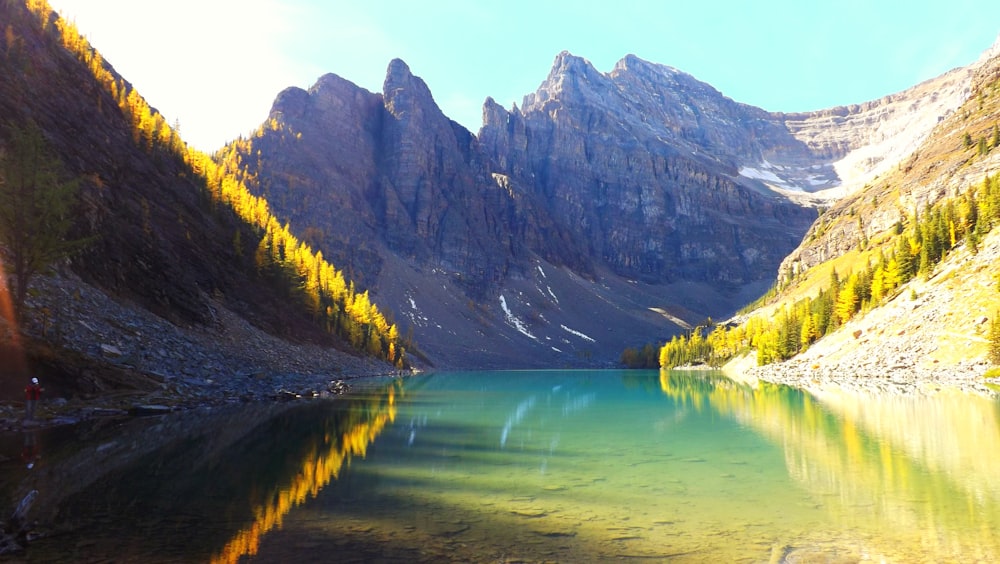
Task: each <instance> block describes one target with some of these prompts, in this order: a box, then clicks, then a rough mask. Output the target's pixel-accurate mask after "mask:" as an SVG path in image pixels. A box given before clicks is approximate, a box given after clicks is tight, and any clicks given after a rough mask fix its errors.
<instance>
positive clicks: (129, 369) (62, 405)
mask: <svg viewBox="0 0 1000 564" xmlns="http://www.w3.org/2000/svg"><path fill="white" fill-rule="evenodd" d="M212 313H213V316H214V320H215V321H214V324H213V325H212V326H195V327H180V326H177V325H174V324H172V323H170V322H168V321H167V320H165V319H162V318H160V317H157V316H156V315H153V314H152V313H150V312H148V311H146V310H144V309H142V308H140V307H138V306H135V305H133V304H129V303H125V302H120V301H118V300H116V299H114V298H112V297H111V296H109V295H108V294H106V293H105V292H103V291H101V290H99V289H97V288H95V287H93V286H90V285H88V284H86V283H84V282H83V281H81V280H80V279H79V278H78V277H76V276H75V275H73V274H72V273H67V272H62V273H60V274H58V275H54V276H46V277H38V278H36V280H35V281H34V283H33V285H32V291H31V297H30V298H29V300H28V303H27V312H26V315H25V316H24V323H23V326H22V327H21V329H20V330H21V334H22V335H23V340H24V341H25V346H26V347H27V346H28V343H32V346H33V347H34V348H35V349H37V348H43V349H45V352H43V353H38V352H37V351H36V352H35V354H34V356H47V355H50V356H54V357H56V359H55V360H53V361H52V362H51V363H48V362H47V363H46V364H53V365H56V366H57V367H58V368H56V369H51V367H50V370H54V371H55V372H61V373H65V375H64V376H63V377H62V381H60V380H59V379H57V378H45V377H44V375H42V376H43V377H42V386H43V387H44V388H46V393H45V394H43V399H42V401H41V402H40V405H39V408H38V411H37V416H36V421H34V422H28V423H25V422H23V420H22V419H23V415H24V407H23V405H24V404H23V401H22V398H21V397H20V396H19V395H18V396H11V394H10V393H8V394H6V396H7V397H5V398H4V401H3V402H2V403H0V429H6V430H13V429H20V428H22V427H23V426H25V425H28V426H34V427H38V426H52V425H60V424H72V423H76V422H79V421H81V420H83V419H87V418H90V417H95V416H121V415H127V414H130V413H132V414H136V413H141V412H144V411H145V412H151V411H155V410H165V411H169V410H176V409H189V408H195V407H204V406H218V405H225V404H231V403H240V402H254V401H287V400H289V399H295V398H305V397H321V396H329V395H336V394H339V393H343V392H345V391H346V390H347V389H348V388H349V387H350V385H351V384H350V383H351V382H352V381H356V380H357V379H359V378H366V377H377V376H392V377H399V376H405V375H407V374H410V373H411V371H409V370H405V371H401V370H397V369H395V368H394V367H393V366H391V365H389V364H387V363H385V362H382V361H378V360H375V359H372V358H366V357H360V356H356V355H353V354H350V353H348V352H344V351H341V350H338V349H335V348H333V347H323V346H319V345H315V344H302V343H291V342H289V341H286V340H283V339H281V338H279V337H275V336H273V335H270V334H268V333H266V332H264V331H262V330H260V329H258V328H256V327H254V326H253V325H252V324H250V323H249V322H248V321H246V320H245V319H243V318H241V317H239V316H238V315H236V314H235V313H233V312H231V311H229V310H227V309H226V308H224V307H222V306H221V305H220V304H219V303H218V302H213V309H212ZM0 329H3V330H5V331H7V332H9V331H10V328H7V327H0ZM29 356H32V355H29Z"/></svg>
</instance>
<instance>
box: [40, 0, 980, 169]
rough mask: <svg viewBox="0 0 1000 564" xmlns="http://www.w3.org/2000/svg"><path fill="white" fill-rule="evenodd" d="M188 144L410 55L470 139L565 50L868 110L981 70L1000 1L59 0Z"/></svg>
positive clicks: (798, 105)
mask: <svg viewBox="0 0 1000 564" xmlns="http://www.w3.org/2000/svg"><path fill="white" fill-rule="evenodd" d="M49 1H50V4H51V5H52V6H53V7H54V8H55V9H56V10H57V11H60V12H61V13H63V14H64V15H65V16H67V17H69V18H70V19H72V20H75V21H76V23H77V26H78V27H79V28H80V30H81V32H83V33H84V35H86V36H88V37H89V38H90V40H91V42H92V43H93V44H94V45H95V46H96V47H97V48H98V50H100V51H101V52H102V53H103V54H104V56H105V57H106V58H107V59H108V60H109V61H110V62H111V63H112V64H113V65H114V66H115V68H116V69H118V71H119V72H120V73H122V75H124V76H125V78H126V79H128V80H130V81H131V82H132V83H133V84H135V85H136V87H137V88H138V89H139V91H140V93H142V94H143V95H144V96H145V97H146V99H147V100H148V101H149V103H150V104H151V105H153V106H154V107H156V108H157V109H159V110H160V111H161V112H162V113H163V114H164V116H165V117H166V118H167V120H168V121H169V122H171V123H173V122H175V121H177V122H179V123H180V126H181V134H182V136H183V137H184V138H185V140H187V141H188V142H189V143H192V144H193V145H194V146H196V147H198V148H200V149H203V150H206V151H214V150H215V149H217V148H218V147H220V146H222V145H223V144H224V143H225V142H227V141H229V140H231V139H233V138H236V137H238V136H240V135H243V134H246V133H248V132H250V131H252V130H253V129H255V128H256V126H257V125H259V124H260V123H261V122H262V121H263V120H264V119H265V118H266V117H267V113H268V110H269V109H270V107H271V102H272V101H273V100H274V98H275V96H277V94H278V92H280V91H281V90H282V89H284V88H285V87H287V86H299V87H302V88H308V87H309V86H311V85H312V84H313V83H314V82H315V81H316V79H317V78H319V76H321V75H322V74H324V73H327V72H332V73H336V74H338V75H340V76H342V77H344V78H346V79H348V80H350V81H352V82H354V83H356V84H358V85H359V86H361V87H363V88H366V89H368V90H371V91H374V92H379V91H381V88H382V81H383V79H384V78H385V69H386V67H387V65H388V63H389V61H390V60H391V59H393V58H397V57H398V58H401V59H403V60H404V61H406V62H407V64H409V66H410V68H411V70H412V71H413V73H414V74H416V75H417V76H420V77H421V78H423V79H424V81H426V82H427V84H428V86H430V89H431V92H432V93H433V94H434V98H435V100H436V101H437V103H438V105H439V106H441V108H442V109H443V110H444V112H445V113H446V114H447V115H448V116H449V117H451V118H452V119H454V120H456V121H458V122H459V123H461V124H463V125H465V126H466V127H468V128H469V129H471V130H472V131H473V132H476V131H478V129H479V126H480V125H481V123H482V117H481V116H482V104H483V100H485V98H486V97H487V96H492V97H493V98H495V99H496V100H497V101H498V102H500V103H501V104H503V105H504V106H506V107H509V106H510V104H511V103H512V102H517V103H518V104H519V105H520V102H521V98H522V97H523V96H524V95H525V94H527V93H529V92H533V91H534V90H535V89H536V88H537V87H538V85H539V84H540V83H541V82H542V80H544V79H545V77H546V75H547V74H548V71H549V69H550V67H551V65H552V61H553V59H554V58H555V56H556V54H557V53H559V52H560V51H562V50H568V51H570V52H572V53H573V54H575V55H579V56H581V57H584V58H586V59H588V60H590V61H591V62H592V63H593V64H594V66H595V67H597V69H598V70H600V71H602V72H607V71H609V70H611V68H612V67H613V66H614V63H615V62H616V61H618V60H619V59H621V58H622V57H623V56H625V55H626V54H628V53H634V54H636V55H638V56H639V57H641V58H643V59H646V60H649V61H653V62H657V63H662V64H665V65H669V66H672V67H675V68H678V69H680V70H682V71H684V72H687V73H689V74H691V75H693V76H694V77H695V78H698V79H700V80H702V81H705V82H708V83H710V84H712V85H713V86H715V87H716V88H717V89H719V90H720V91H722V93H723V94H725V95H727V96H729V97H730V98H733V99H734V100H736V101H739V102H745V103H748V104H753V105H756V106H760V107H762V108H764V109H767V110H774V111H786V112H788V111H804V110H815V109H822V108H827V107H830V106H836V105H844V104H852V103H859V102H864V101H867V100H870V99H873V98H878V97H880V96H884V95H886V94H891V93H894V92H897V91H899V90H902V89H905V88H908V87H909V86H912V85H914V84H916V83H918V82H920V81H923V80H926V79H928V78H932V77H934V76H937V75H938V74H941V73H942V72H944V71H946V70H949V69H951V68H954V67H957V66H962V65H967V64H969V63H972V62H973V61H975V60H976V58H977V57H978V56H979V54H980V53H981V52H982V51H984V50H986V49H987V48H989V47H990V45H992V44H993V42H994V40H995V39H996V38H997V34H998V33H1000V2H997V1H996V0H948V1H947V2H943V1H937V2H920V1H909V2H907V1H877V0H839V1H823V0H814V1H805V0H782V1H778V0H770V1H768V0H761V1H745V2H741V1H719V0H716V1H710V0H701V1H698V0H694V1H692V0H687V1H673V0H648V1H646V0H616V1H589V0H571V1H563V0H532V1H525V0H516V1H508V2H497V1H494V2H482V1H478V0H466V1H460V0H423V1H420V2H417V1H412V0H411V1H402V0H378V1H374V0H366V1H357V0H49Z"/></svg>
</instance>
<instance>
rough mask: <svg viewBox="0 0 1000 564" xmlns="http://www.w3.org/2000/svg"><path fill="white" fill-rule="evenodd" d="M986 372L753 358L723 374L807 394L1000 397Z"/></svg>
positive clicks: (966, 366)
mask: <svg viewBox="0 0 1000 564" xmlns="http://www.w3.org/2000/svg"><path fill="white" fill-rule="evenodd" d="M986 368H987V366H986V365H985V363H982V362H969V363H963V364H958V365H953V366H941V367H940V368H937V369H927V368H920V367H914V366H905V365H898V366H878V365H853V366H849V365H841V364H839V363H838V364H832V365H819V364H817V363H811V362H809V361H806V360H798V359H791V360H788V361H785V362H781V363H775V364H769V365H767V366H757V365H756V357H754V356H753V355H751V356H747V357H743V358H740V359H736V360H733V361H731V362H730V363H729V364H727V365H726V366H725V367H723V371H724V372H725V373H726V375H727V376H729V377H730V378H732V379H734V380H737V381H741V382H745V383H749V384H755V383H756V382H770V383H773V384H783V385H786V386H792V387H795V388H799V389H802V390H805V391H809V390H819V389H827V388H831V387H836V388H840V389H846V390H853V391H858V392H863V393H872V394H899V395H912V394H933V393H938V392H941V391H944V390H957V391H961V392H965V393H972V394H979V395H982V396H985V397H990V398H997V397H1000V381H998V380H997V379H986V378H984V377H983V373H984V372H985V371H986Z"/></svg>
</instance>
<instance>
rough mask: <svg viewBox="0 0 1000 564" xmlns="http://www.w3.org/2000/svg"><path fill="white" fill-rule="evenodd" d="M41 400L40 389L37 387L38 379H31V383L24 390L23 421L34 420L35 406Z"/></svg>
mask: <svg viewBox="0 0 1000 564" xmlns="http://www.w3.org/2000/svg"><path fill="white" fill-rule="evenodd" d="M41 398H42V387H41V386H39V385H38V378H32V379H31V383H30V384H28V385H27V386H25V388H24V399H25V402H24V419H25V420H26V421H31V420H32V419H34V418H35V405H36V404H37V403H38V400H39V399H41Z"/></svg>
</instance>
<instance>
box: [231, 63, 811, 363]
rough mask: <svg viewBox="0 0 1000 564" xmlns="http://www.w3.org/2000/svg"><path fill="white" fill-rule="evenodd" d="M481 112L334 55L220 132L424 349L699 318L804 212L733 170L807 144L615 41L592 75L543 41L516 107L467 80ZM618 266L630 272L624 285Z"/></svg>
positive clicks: (760, 267)
mask: <svg viewBox="0 0 1000 564" xmlns="http://www.w3.org/2000/svg"><path fill="white" fill-rule="evenodd" d="M483 114H484V126H483V129H482V130H481V131H480V134H479V136H478V137H477V136H474V135H472V134H471V133H470V132H468V131H467V130H465V129H464V128H462V127H461V126H459V125H458V124H456V123H455V122H453V121H451V120H450V119H448V118H447V117H446V116H445V115H444V114H443V113H442V112H441V111H440V109H439V108H438V107H437V105H436V104H435V103H434V100H433V97H432V95H431V92H430V90H429V89H428V87H427V85H426V84H424V82H423V81H422V80H420V79H419V78H417V77H415V76H413V74H412V73H411V72H410V69H409V68H408V67H407V66H406V65H405V64H404V63H403V62H402V61H398V60H396V61H393V62H392V63H391V64H390V65H389V68H388V72H387V75H386V79H385V83H384V85H383V92H382V93H381V94H374V93H370V92H367V91H365V90H363V89H361V88H359V87H357V86H356V85H354V84H352V83H350V82H348V81H346V80H344V79H341V78H339V77H337V76H334V75H326V76H324V77H322V78H321V79H320V80H319V81H318V82H317V83H316V84H315V85H314V86H313V87H312V88H311V89H310V90H309V91H304V90H301V89H298V88H290V89H288V90H286V91H284V92H282V93H281V94H280V95H279V96H278V98H277V100H276V101H275V103H274V106H273V108H272V112H271V116H270V120H269V121H268V124H267V125H266V126H265V127H262V128H261V129H260V131H259V132H258V133H257V134H256V135H255V136H254V137H252V138H251V139H250V140H249V141H248V142H245V143H243V144H240V145H237V146H236V150H237V151H238V153H239V156H240V158H239V160H240V162H241V163H242V166H245V167H246V168H247V172H248V174H247V177H248V178H249V179H253V182H251V184H252V185H253V184H256V190H258V191H259V193H261V194H263V195H265V196H266V197H267V198H268V200H269V201H270V203H271V205H272V208H273V209H274V210H275V211H276V213H277V214H278V215H279V217H281V218H282V219H283V220H288V221H290V223H291V225H292V226H293V229H295V230H296V231H297V232H298V233H299V234H300V236H302V237H303V238H304V239H305V240H306V241H307V242H310V243H311V244H312V245H314V246H315V247H317V248H319V249H321V250H322V251H323V253H324V256H326V257H327V258H330V259H331V260H332V261H333V262H334V264H336V265H338V267H340V268H343V269H344V270H345V271H346V272H347V274H348V276H350V277H352V278H353V279H355V280H357V281H358V282H359V283H361V284H362V285H364V287H366V288H370V289H371V290H372V291H373V295H374V297H375V299H376V300H377V301H378V302H379V304H380V305H381V306H383V307H385V308H389V309H392V310H394V311H395V315H396V318H397V320H399V321H401V322H402V324H403V327H404V328H405V327H406V326H407V325H409V326H410V327H411V328H413V329H414V333H415V337H416V340H417V342H418V343H420V345H421V346H422V347H423V348H424V349H426V350H427V351H428V354H429V356H430V357H431V360H432V361H439V362H443V363H445V364H448V365H462V366H469V365H472V366H475V365H484V364H486V365H495V366H524V365H545V364H549V365H551V364H553V363H556V364H559V363H570V364H580V363H590V362H593V361H594V360H595V359H596V360H601V361H608V360H610V359H614V358H617V355H618V354H619V353H620V351H621V350H622V348H624V347H625V346H632V345H636V344H641V343H643V342H648V341H650V340H654V339H661V338H667V337H669V336H670V335H671V334H673V333H675V332H677V331H678V330H680V329H679V327H678V326H677V325H675V324H674V323H673V321H671V320H670V317H669V316H663V315H656V314H652V313H650V309H649V308H660V309H665V310H671V309H672V308H673V311H684V312H686V314H685V315H686V317H687V318H688V321H701V320H702V319H703V318H704V317H706V316H710V315H711V316H720V315H724V314H726V313H728V312H729V311H731V310H732V309H733V308H735V307H738V306H739V305H740V303H739V301H740V300H742V299H744V298H745V297H746V292H745V290H746V288H752V289H753V291H759V290H760V289H761V288H762V287H766V286H767V285H768V284H769V283H770V280H772V279H773V277H774V275H775V273H776V270H777V267H778V264H779V263H780V261H781V259H782V258H784V256H785V255H786V254H787V253H788V252H789V251H791V249H793V248H794V247H795V245H796V244H797V243H798V242H799V240H800V239H801V236H802V234H803V233H805V231H806V229H807V228H808V226H809V224H810V223H811V222H812V220H813V219H814V218H815V212H814V211H813V210H811V209H806V208H803V207H801V206H799V205H796V204H794V203H791V202H790V201H789V200H788V199H786V198H785V197H783V196H780V195H778V194H776V193H774V192H772V191H771V190H769V189H768V188H766V187H765V186H764V185H763V184H761V183H760V182H758V181H756V180H754V179H752V178H747V177H744V176H740V167H741V166H743V165H744V164H745V163H758V162H761V161H763V160H768V161H769V162H777V163H789V162H794V161H799V164H802V163H805V164H807V165H812V164H814V159H813V157H812V156H811V152H810V150H809V149H808V147H807V146H806V145H805V144H804V143H802V142H800V141H798V140H796V139H795V138H794V137H792V135H791V134H790V133H788V130H787V128H785V127H784V126H783V125H782V124H781V123H780V121H779V120H778V118H775V117H774V116H772V114H769V113H767V112H764V111H763V110H759V109H757V108H752V107H749V106H745V105H741V104H737V103H735V102H733V101H732V100H729V99H728V98H725V97H723V96H722V95H721V94H719V93H718V92H717V91H715V90H714V89H712V88H711V87H710V86H708V85H706V84H703V83H700V82H698V81H696V80H694V79H693V78H691V77H690V76H688V75H685V74H683V73H679V72H677V71H674V70H673V69H669V68H668V67H661V66H658V65H653V64H650V63H646V62H644V61H641V60H639V59H637V58H635V57H627V58H626V59H624V60H623V61H622V62H620V63H619V65H618V66H617V67H616V68H615V70H614V71H613V72H612V73H610V74H607V75H605V74H601V73H599V72H597V71H596V70H595V69H594V68H593V67H592V66H590V64H589V63H587V62H586V61H584V60H583V59H580V58H577V57H573V56H571V55H568V54H566V53H563V54H561V55H560V56H559V57H557V59H556V63H555V66H554V67H553V70H552V73H551V74H550V76H549V77H548V79H547V80H546V81H545V82H544V83H543V84H542V85H541V87H540V88H539V89H538V91H537V92H536V93H534V94H532V95H529V96H528V97H526V99H525V103H524V107H523V109H521V110H518V109H517V108H516V107H515V108H513V109H512V110H511V111H507V110H505V109H503V108H501V107H500V106H498V105H497V104H496V103H495V102H493V101H492V100H487V102H486V105H485V107H484V110H483ZM782 158H784V159H785V160H784V161H782V160H781V159H782ZM552 268H558V269H561V271H562V274H560V275H559V276H555V277H553V276H554V275H553V274H551V273H552V270H551V269H552ZM567 276H569V277H567ZM573 277H578V279H576V281H574V278H573ZM609 277H611V278H614V279H616V280H612V279H611V278H609ZM555 280H558V281H559V282H558V283H557V282H555ZM629 281H636V282H641V283H642V284H643V286H642V288H641V289H637V290H636V292H635V295H634V296H632V297H630V298H628V299H626V298H624V295H625V294H630V293H631V292H626V291H625V290H624V288H625V286H621V285H622V284H629V283H630V282H629ZM611 287H616V288H618V290H616V291H614V292H610V293H608V295H603V294H604V292H605V290H606V289H608V288H611ZM432 288H433V289H432ZM441 290H443V291H444V293H443V294H440V295H439V294H436V293H435V292H440V291H441ZM567 292H570V293H572V295H566V293H567ZM580 292H583V294H581V293H580ZM741 292H742V293H741ZM455 294H457V296H455ZM532 294H534V297H531V295H532ZM431 295H434V296H435V297H433V298H430V296H431ZM462 296H464V297H462ZM709 296H711V298H709ZM720 296H721V297H720ZM421 298H424V299H421ZM567 300H572V301H574V302H578V303H579V304H580V306H579V307H575V308H570V307H568V305H567V303H566V301H567ZM625 302H628V303H625ZM416 304H420V305H419V306H418V305H416ZM584 304H586V305H584ZM677 308H680V309H677ZM446 309H447V310H449V311H447V312H445V311H444V310H446ZM623 312H625V313H623ZM519 316H520V317H519ZM407 322H409V323H407ZM602 323H604V324H605V325H604V326H602ZM584 328H586V329H584ZM547 331H548V332H549V333H546V332H547ZM594 331H607V332H610V333H614V334H613V335H603V336H604V337H606V338H605V339H604V340H596V339H594V338H592V337H591V333H592V332H594ZM581 334H582V335H586V337H587V338H583V337H580V336H579V335H581ZM512 341H513V342H515V343H516V342H523V343H522V345H520V346H517V345H513V346H508V345H510V343H511V342H512ZM574 341H580V342H574ZM567 349H568V350H567ZM469 350H475V351H478V352H477V353H476V355H475V356H473V357H471V358H469V357H466V355H465V354H464V353H463V351H469ZM445 351H449V352H445ZM525 351H534V352H525ZM491 353H492V354H495V355H498V356H500V357H502V358H494V359H493V360H492V361H487V360H485V359H484V358H485V357H484V355H489V354H491ZM597 357H599V358H597ZM553 359H555V360H553Z"/></svg>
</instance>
